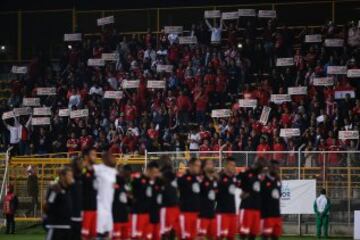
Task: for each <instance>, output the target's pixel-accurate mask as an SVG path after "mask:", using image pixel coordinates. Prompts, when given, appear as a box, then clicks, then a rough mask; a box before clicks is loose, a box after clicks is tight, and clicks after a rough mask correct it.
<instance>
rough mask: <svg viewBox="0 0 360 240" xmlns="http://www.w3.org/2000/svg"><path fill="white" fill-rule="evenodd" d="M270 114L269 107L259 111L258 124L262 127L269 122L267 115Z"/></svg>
mask: <svg viewBox="0 0 360 240" xmlns="http://www.w3.org/2000/svg"><path fill="white" fill-rule="evenodd" d="M270 112H271V108H270V107H266V106H265V107H263V109H262V111H261V116H260V120H259V122H260V123H261V124H262V125H266V124H267V122H268V120H269V115H270Z"/></svg>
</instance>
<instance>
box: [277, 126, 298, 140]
mask: <svg viewBox="0 0 360 240" xmlns="http://www.w3.org/2000/svg"><path fill="white" fill-rule="evenodd" d="M298 136H300V129H299V128H281V129H280V137H283V138H290V137H298Z"/></svg>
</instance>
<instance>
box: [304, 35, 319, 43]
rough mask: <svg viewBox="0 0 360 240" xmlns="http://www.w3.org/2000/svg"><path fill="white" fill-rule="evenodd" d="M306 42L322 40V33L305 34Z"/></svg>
mask: <svg viewBox="0 0 360 240" xmlns="http://www.w3.org/2000/svg"><path fill="white" fill-rule="evenodd" d="M305 42H306V43H318V42H321V34H309V35H305Z"/></svg>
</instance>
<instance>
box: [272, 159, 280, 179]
mask: <svg viewBox="0 0 360 240" xmlns="http://www.w3.org/2000/svg"><path fill="white" fill-rule="evenodd" d="M279 167H280V163H279V161H277V160H274V159H273V160H271V161H270V165H269V173H270V175H273V176H277V175H278V174H279Z"/></svg>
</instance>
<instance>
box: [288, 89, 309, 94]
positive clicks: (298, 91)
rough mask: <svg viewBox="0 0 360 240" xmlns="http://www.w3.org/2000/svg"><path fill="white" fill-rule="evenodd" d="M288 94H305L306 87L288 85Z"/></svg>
mask: <svg viewBox="0 0 360 240" xmlns="http://www.w3.org/2000/svg"><path fill="white" fill-rule="evenodd" d="M288 94H289V95H307V87H289V88H288Z"/></svg>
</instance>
